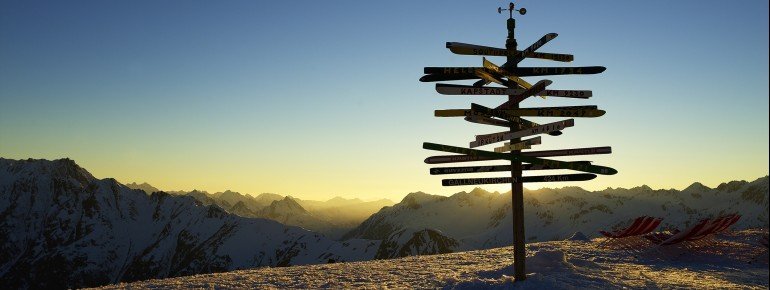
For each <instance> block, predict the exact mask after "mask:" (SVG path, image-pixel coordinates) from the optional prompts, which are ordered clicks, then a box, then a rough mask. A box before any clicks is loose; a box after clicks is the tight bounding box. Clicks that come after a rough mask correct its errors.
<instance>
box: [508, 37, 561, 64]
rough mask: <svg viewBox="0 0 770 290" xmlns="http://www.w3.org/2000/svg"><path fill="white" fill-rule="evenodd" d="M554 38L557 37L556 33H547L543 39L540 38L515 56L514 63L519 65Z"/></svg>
mask: <svg viewBox="0 0 770 290" xmlns="http://www.w3.org/2000/svg"><path fill="white" fill-rule="evenodd" d="M556 36H559V35H558V34H556V33H548V34H546V35H544V36H543V37H541V38H540V39H539V40H538V41H535V43H533V44H532V45H530V46H529V47H527V49H525V50H522V51H521V54H520V55H518V56H516V63H519V62H521V61H522V60H524V59H525V58H527V57H530V56H531V55H532V54H533V53H534V52H535V50H537V49H539V48H540V47H542V46H543V45H544V44H546V43H548V42H549V41H551V40H552V39H554V38H556Z"/></svg>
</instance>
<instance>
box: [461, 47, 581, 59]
mask: <svg viewBox="0 0 770 290" xmlns="http://www.w3.org/2000/svg"><path fill="white" fill-rule="evenodd" d="M446 47H447V48H449V51H451V52H453V53H455V54H461V55H489V56H517V55H521V51H519V50H517V51H509V50H506V49H505V48H497V47H490V46H483V45H476V44H467V43H462V42H447V43H446ZM529 58H539V59H546V60H553V61H560V62H571V61H573V60H574V59H575V57H574V56H573V55H571V54H561V53H548V52H533V53H531V54H530V56H529Z"/></svg>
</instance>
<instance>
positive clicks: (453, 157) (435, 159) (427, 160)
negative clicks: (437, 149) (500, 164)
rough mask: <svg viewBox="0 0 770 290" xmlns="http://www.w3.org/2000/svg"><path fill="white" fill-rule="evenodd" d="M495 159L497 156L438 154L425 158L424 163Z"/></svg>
mask: <svg viewBox="0 0 770 290" xmlns="http://www.w3.org/2000/svg"><path fill="white" fill-rule="evenodd" d="M495 159H499V158H490V157H481V156H468V155H438V156H431V157H428V158H425V163H426V164H440V163H456V162H473V161H487V160H495Z"/></svg>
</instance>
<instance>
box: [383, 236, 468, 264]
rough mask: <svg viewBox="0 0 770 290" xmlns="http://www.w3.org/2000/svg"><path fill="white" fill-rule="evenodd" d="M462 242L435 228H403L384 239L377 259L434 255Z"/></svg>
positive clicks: (447, 250) (449, 251)
mask: <svg viewBox="0 0 770 290" xmlns="http://www.w3.org/2000/svg"><path fill="white" fill-rule="evenodd" d="M459 245H460V244H459V243H458V242H457V241H456V240H455V239H452V238H450V237H447V236H445V235H444V234H443V233H441V231H438V230H434V229H422V230H414V229H403V230H400V231H396V232H394V233H393V234H391V235H390V236H389V237H388V238H387V239H385V240H384V241H382V244H380V248H379V249H378V251H377V256H376V258H377V259H390V258H398V257H406V256H415V255H433V254H445V253H451V252H454V251H456V250H457V249H458V246H459Z"/></svg>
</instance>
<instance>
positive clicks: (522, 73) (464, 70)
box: [423, 66, 607, 77]
mask: <svg viewBox="0 0 770 290" xmlns="http://www.w3.org/2000/svg"><path fill="white" fill-rule="evenodd" d="M483 69H484V68H483V67H430V66H428V67H425V68H424V69H423V71H424V72H425V74H435V75H464V76H470V75H473V74H474V72H475V71H477V70H483ZM606 69H607V68H605V67H603V66H581V67H516V68H510V69H505V72H506V73H508V74H512V75H515V76H518V77H534V76H548V75H588V74H598V73H602V72H604V71H605V70H606Z"/></svg>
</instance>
